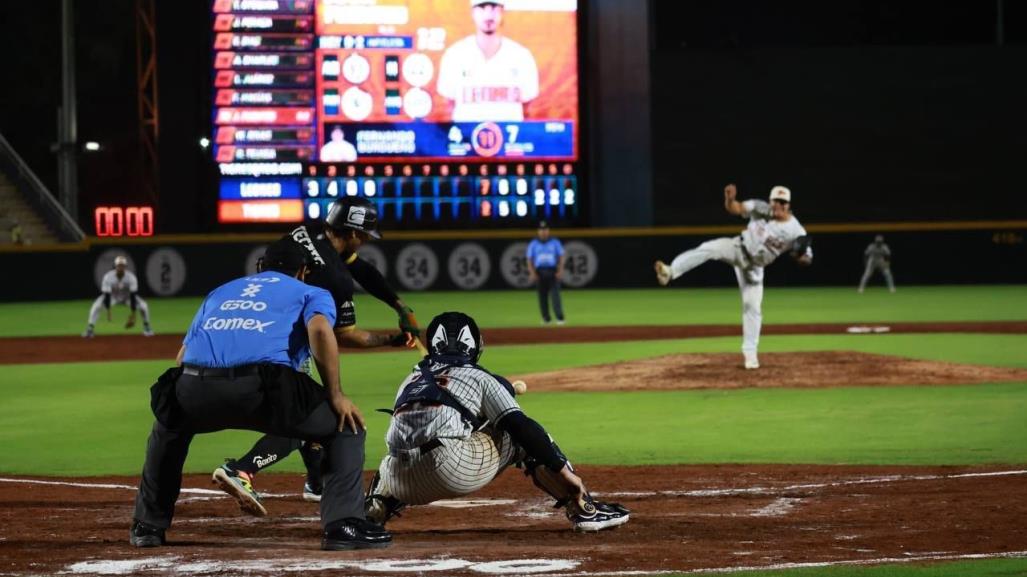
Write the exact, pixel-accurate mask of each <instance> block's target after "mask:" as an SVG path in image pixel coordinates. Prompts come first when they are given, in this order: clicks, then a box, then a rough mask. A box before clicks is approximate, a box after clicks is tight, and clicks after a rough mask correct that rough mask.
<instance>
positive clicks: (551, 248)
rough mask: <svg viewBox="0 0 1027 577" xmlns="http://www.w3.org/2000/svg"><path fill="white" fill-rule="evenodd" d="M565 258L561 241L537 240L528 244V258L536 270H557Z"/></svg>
mask: <svg viewBox="0 0 1027 577" xmlns="http://www.w3.org/2000/svg"><path fill="white" fill-rule="evenodd" d="M561 256H563V245H562V244H560V241H559V240H557V239H555V238H552V237H550V238H549V240H547V241H546V242H542V241H541V240H539V239H537V238H536V239H535V240H533V241H531V243H529V244H528V252H527V257H528V260H529V261H531V264H532V266H534V267H535V269H536V270H537V269H540V268H556V265H557V263H559V262H560V257H561Z"/></svg>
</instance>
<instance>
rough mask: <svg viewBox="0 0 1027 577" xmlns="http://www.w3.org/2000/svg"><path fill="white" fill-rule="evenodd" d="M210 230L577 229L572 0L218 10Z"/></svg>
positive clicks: (281, 1)
mask: <svg viewBox="0 0 1027 577" xmlns="http://www.w3.org/2000/svg"><path fill="white" fill-rule="evenodd" d="M213 11H214V14H213V18H212V22H213V27H214V49H215V50H214V58H213V61H214V62H213V65H214V71H213V72H214V73H213V81H214V99H215V107H214V113H213V117H214V118H213V124H214V130H215V134H216V136H215V138H214V142H215V149H214V155H215V158H216V160H217V162H218V169H219V172H220V176H221V181H220V187H219V191H220V198H219V204H218V206H219V208H218V217H219V221H220V222H223V223H245V222H300V221H303V220H305V219H314V218H318V217H319V215H321V214H323V212H324V210H325V208H326V207H327V206H328V204H329V203H330V202H332V201H333V199H335V198H337V197H338V196H339V195H351V196H353V195H360V196H365V197H367V198H372V199H375V200H376V202H378V203H379V208H380V209H381V212H382V218H383V219H385V220H386V221H388V220H394V221H397V222H399V223H403V224H410V225H415V226H423V227H426V228H431V227H433V226H446V227H454V226H455V227H460V226H461V225H466V226H468V227H470V226H477V225H476V224H475V223H479V224H480V223H481V221H490V222H493V223H495V224H497V225H503V224H506V223H509V224H510V225H511V226H516V225H517V223H518V222H522V225H523V223H529V222H530V223H533V222H534V221H535V220H538V219H540V218H545V219H549V220H551V221H554V222H556V223H560V224H573V223H577V222H579V218H580V216H581V214H582V211H581V210H580V205H581V200H582V198H583V197H582V193H581V190H580V187H579V185H580V179H579V174H580V173H581V172H582V164H583V163H582V159H581V157H580V154H579V150H580V142H579V133H580V126H579V120H580V98H579V62H578V60H579V59H578V49H579V46H578V26H579V21H578V7H577V0H495V1H483V0H359V1H358V0H277V1H271V2H243V1H233V0H217V1H215V3H214V6H213Z"/></svg>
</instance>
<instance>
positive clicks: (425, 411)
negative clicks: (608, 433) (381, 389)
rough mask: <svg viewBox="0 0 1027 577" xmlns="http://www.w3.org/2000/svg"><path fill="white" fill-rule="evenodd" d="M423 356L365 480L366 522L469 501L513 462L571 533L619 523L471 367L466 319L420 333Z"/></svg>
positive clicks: (476, 348) (542, 434) (504, 392)
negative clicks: (384, 448)
mask: <svg viewBox="0 0 1027 577" xmlns="http://www.w3.org/2000/svg"><path fill="white" fill-rule="evenodd" d="M425 334H426V337H427V338H428V339H429V346H428V351H429V353H428V355H427V356H425V357H424V359H423V360H422V361H421V362H420V363H418V364H417V365H416V366H415V367H414V369H413V371H412V372H411V373H410V376H408V377H407V378H406V379H405V380H404V381H403V383H402V384H401V385H400V386H399V391H398V393H397V394H396V401H395V405H394V411H393V414H392V420H391V422H390V423H389V430H388V432H387V433H386V435H385V441H386V443H387V444H388V446H389V453H388V454H387V455H386V456H385V457H384V458H383V459H382V463H381V466H380V467H379V468H378V474H377V475H375V477H374V479H373V480H372V481H371V486H370V488H369V489H368V497H367V501H366V504H365V507H366V511H367V518H368V520H369V521H373V522H376V523H385V521H387V520H388V519H389V518H390V517H392V516H393V515H395V514H396V513H397V512H399V511H400V510H401V509H402V508H403V507H405V506H407V505H423V504H426V503H431V502H432V501H437V500H439V499H448V498H452V497H459V496H462V495H467V494H470V493H473V492H475V491H477V490H479V489H481V488H483V487H484V486H485V485H487V484H489V483H490V482H491V481H492V480H493V479H494V478H496V476H497V475H499V473H501V472H503V470H504V469H505V468H506V467H508V466H509V465H512V464H514V463H523V465H524V469H525V474H526V475H530V476H531V478H532V480H533V481H534V482H535V485H536V486H538V487H539V488H540V489H542V490H543V491H545V492H546V493H548V494H550V495H551V496H552V497H553V498H555V499H556V503H557V506H558V507H565V514H566V516H567V519H568V520H569V521H570V522H571V524H572V525H573V527H574V528H575V529H577V530H579V531H599V530H601V529H607V528H610V527H616V526H617V525H622V524H624V523H627V521H628V517H629V511H628V510H627V509H625V508H624V507H621V506H620V505H618V504H616V503H603V502H600V501H596V500H595V499H593V498H592V497H591V495H589V493H588V491H587V490H586V489H585V485H584V484H583V483H582V481H581V479H580V478H579V477H578V476H577V475H576V474H575V472H574V469H573V468H572V467H571V464H570V463H569V462H568V461H567V457H565V456H564V455H563V453H562V452H561V451H560V448H559V447H557V446H556V443H554V442H553V440H552V438H550V437H549V435H548V434H547V433H546V431H545V429H543V428H542V425H540V424H538V423H537V422H535V421H534V420H532V419H530V418H529V417H528V416H527V415H525V414H524V412H523V411H522V410H521V407H520V406H519V405H518V404H517V401H516V400H515V399H514V389H513V387H512V386H511V385H510V383H509V382H508V381H507V380H506V379H505V378H503V377H501V376H499V375H495V374H492V373H490V372H489V371H488V370H486V369H485V368H483V367H481V366H479V365H478V359H479V358H480V357H481V353H482V350H483V347H484V342H483V341H482V338H481V333H480V332H479V330H478V325H477V324H476V323H475V322H474V319H472V318H471V317H469V316H467V315H465V314H463V313H459V312H447V313H442V314H441V315H439V316H437V317H435V318H434V319H432V321H431V323H429V324H428V330H427V332H426V333H425Z"/></svg>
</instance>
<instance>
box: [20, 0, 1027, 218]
mask: <svg viewBox="0 0 1027 577" xmlns="http://www.w3.org/2000/svg"><path fill="white" fill-rule="evenodd" d="M639 1H641V0H639ZM652 5H653V10H652V17H653V22H654V34H653V47H654V48H655V50H656V51H657V52H673V51H678V50H682V49H685V50H721V49H738V48H742V49H747V48H759V47H767V46H771V47H773V46H791V47H802V46H814V47H821V46H859V45H867V44H870V45H899V46H916V45H987V44H992V43H994V40H995V18H996V6H997V2H996V1H994V0H948V1H946V2H937V1H931V0H905V1H891V2H888V1H884V0H829V1H827V0H816V1H814V0H787V1H776V2H754V1H751V0H652ZM134 6H135V1H134V0H103V1H94V2H81V1H80V2H77V3H76V8H77V12H76V34H77V44H76V45H77V47H78V49H77V58H78V62H77V70H78V95H79V110H78V111H79V138H80V140H81V141H85V140H97V141H99V142H101V143H102V144H103V146H104V150H102V151H101V152H99V153H96V154H90V155H83V156H82V158H81V160H80V190H81V201H80V205H81V207H82V211H81V214H80V216H86V217H88V215H89V214H90V213H91V210H92V207H93V206H95V205H96V204H100V203H106V202H114V203H122V204H126V203H131V202H132V201H133V199H134V198H135V195H134V191H135V190H136V187H137V183H138V170H137V166H138V164H137V159H138V125H137V118H138V114H137V103H136V85H135V84H136V52H135V48H136V35H135V18H134ZM158 9H159V12H158V30H159V39H158V52H159V55H160V56H159V68H158V70H159V73H158V76H159V82H160V88H161V92H160V109H161V111H160V114H161V130H162V134H161V157H162V168H161V170H162V172H163V173H164V176H163V178H162V181H161V188H162V193H161V194H162V197H161V215H159V216H158V218H159V219H160V218H161V216H163V217H164V218H165V226H164V227H162V229H163V230H165V231H167V230H169V229H177V230H197V229H204V228H209V227H210V226H211V222H210V216H209V215H212V213H213V208H212V207H213V199H212V195H213V188H212V185H211V184H210V180H211V174H210V166H209V163H208V162H206V161H205V160H204V157H203V155H202V152H201V151H200V150H199V148H198V146H197V139H198V138H199V137H200V136H203V135H205V134H209V132H210V127H209V104H208V103H209V86H208V83H209V78H210V74H209V69H208V67H209V49H208V46H209V43H210V36H209V22H210V21H209V15H208V9H209V6H208V3H207V2H204V1H201V0H188V1H178V2H171V1H165V2H158ZM1005 17H1006V27H1005V33H1006V41H1007V43H1010V44H1014V45H1016V44H1020V45H1022V44H1024V43H1027V1H1025V0H1006V1H1005ZM0 49H2V50H3V53H4V54H5V55H7V58H6V66H5V74H4V78H5V80H6V82H5V83H4V87H3V89H0V99H2V100H0V132H2V133H3V134H4V135H5V136H6V137H7V138H8V139H9V140H10V141H11V142H12V143H13V144H14V146H15V147H16V149H17V150H18V151H19V152H20V153H21V154H22V156H23V157H24V158H25V159H26V160H27V161H28V163H29V164H30V165H31V166H32V168H33V169H34V170H36V172H37V173H38V174H39V175H40V177H41V178H42V179H43V181H44V182H45V183H46V184H47V185H49V186H50V187H51V189H54V188H56V160H55V158H54V156H53V155H52V154H51V153H50V152H49V147H50V145H51V143H52V142H54V141H55V140H56V108H57V106H58V105H59V102H60V84H59V83H60V2H59V0H36V1H34V2H0ZM657 97H658V95H657ZM196 214H208V216H207V217H203V218H199V217H196V216H194V215H196Z"/></svg>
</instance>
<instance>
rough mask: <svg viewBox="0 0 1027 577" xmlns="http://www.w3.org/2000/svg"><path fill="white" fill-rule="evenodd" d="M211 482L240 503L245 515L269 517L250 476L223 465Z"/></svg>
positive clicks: (215, 472) (216, 470)
mask: <svg viewBox="0 0 1027 577" xmlns="http://www.w3.org/2000/svg"><path fill="white" fill-rule="evenodd" d="M211 480H212V481H214V484H215V485H217V486H218V487H219V488H220V489H221V490H222V491H224V492H225V493H228V494H229V495H231V496H232V497H233V498H234V499H235V500H236V501H238V502H239V508H240V509H242V510H243V513H247V514H249V515H253V516H254V517H266V516H267V509H265V508H264V505H263V504H261V502H260V495H258V494H257V492H256V491H255V490H254V489H253V484H252V483H251V481H250V476H249V475H248V474H246V473H245V472H243V471H236V470H235V469H233V468H231V467H229V466H228V465H221V466H220V467H218V468H217V469H214V474H213V476H212V477H211Z"/></svg>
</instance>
